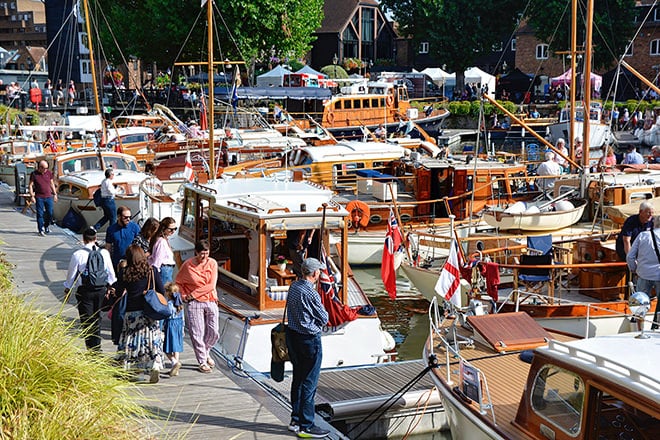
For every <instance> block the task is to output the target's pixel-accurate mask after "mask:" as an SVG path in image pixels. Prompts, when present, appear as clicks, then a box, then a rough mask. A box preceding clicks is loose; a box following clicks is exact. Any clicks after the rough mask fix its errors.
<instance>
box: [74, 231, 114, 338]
mask: <svg viewBox="0 0 660 440" xmlns="http://www.w3.org/2000/svg"><path fill="white" fill-rule="evenodd" d="M82 237H83V246H82V248H81V249H78V250H77V251H75V252H74V253H73V255H71V260H70V261H69V270H68V271H67V274H66V280H65V281H64V294H65V296H66V297H67V298H68V296H69V292H70V291H71V290H72V289H74V288H77V290H76V300H77V301H78V315H79V316H80V326H81V328H82V332H83V335H84V336H85V346H86V347H87V349H88V350H96V351H100V350H101V319H102V315H101V304H102V303H103V297H104V296H105V293H106V291H107V289H108V286H109V285H111V284H114V283H115V281H117V277H116V275H115V271H114V269H113V267H112V259H111V258H110V253H109V252H108V251H107V250H105V249H103V248H101V247H100V246H99V245H98V244H96V230H95V229H94V228H87V229H85V231H84V232H83V236H82ZM95 251H98V252H100V253H101V257H102V259H103V265H102V266H97V264H98V263H99V261H96V259H95V257H91V258H90V256H91V255H92V253H93V252H95ZM91 266H94V267H91ZM92 272H93V273H92ZM99 272H100V274H101V276H99ZM90 273H91V275H92V277H90ZM92 278H94V279H92Z"/></svg>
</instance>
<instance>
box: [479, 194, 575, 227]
mask: <svg viewBox="0 0 660 440" xmlns="http://www.w3.org/2000/svg"><path fill="white" fill-rule="evenodd" d="M586 206H587V201H586V200H585V199H572V200H560V201H555V202H548V201H541V202H516V203H515V204H513V205H511V206H509V207H506V208H505V207H501V206H492V207H491V206H489V207H487V208H486V209H485V210H484V212H483V219H484V221H485V222H486V223H488V224H489V225H491V226H493V227H495V228H499V229H501V230H503V231H505V230H510V229H517V230H521V231H556V230H557V229H563V228H566V227H567V226H570V225H573V224H575V223H577V222H578V221H580V219H581V218H582V214H583V213H584V209H585V208H586Z"/></svg>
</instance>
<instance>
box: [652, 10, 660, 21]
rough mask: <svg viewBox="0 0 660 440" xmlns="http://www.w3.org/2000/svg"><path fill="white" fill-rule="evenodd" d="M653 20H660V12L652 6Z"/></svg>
mask: <svg viewBox="0 0 660 440" xmlns="http://www.w3.org/2000/svg"><path fill="white" fill-rule="evenodd" d="M653 21H660V14H659V13H658V8H653Z"/></svg>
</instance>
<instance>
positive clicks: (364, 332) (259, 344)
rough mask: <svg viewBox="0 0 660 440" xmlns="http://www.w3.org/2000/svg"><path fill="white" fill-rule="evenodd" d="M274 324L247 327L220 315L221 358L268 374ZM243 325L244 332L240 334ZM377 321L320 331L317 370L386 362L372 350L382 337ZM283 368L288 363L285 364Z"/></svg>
mask: <svg viewBox="0 0 660 440" xmlns="http://www.w3.org/2000/svg"><path fill="white" fill-rule="evenodd" d="M275 325H277V324H276V323H271V324H258V325H254V324H251V323H250V322H249V321H247V322H246V323H244V322H243V321H241V320H240V319H238V318H236V317H235V316H233V315H229V314H227V313H222V312H221V313H220V318H219V326H218V328H219V332H220V339H219V340H218V342H217V343H216V349H218V350H219V351H220V352H221V353H223V354H224V355H225V356H227V357H229V358H230V359H231V358H235V359H238V358H240V360H241V361H242V363H243V368H244V369H252V370H254V371H259V372H264V373H265V372H269V371H270V359H271V344H270V331H271V330H272V328H273V327H275ZM244 326H247V329H246V330H245V331H244ZM382 332H383V330H382V329H381V328H380V319H378V318H370V317H360V318H358V319H356V320H354V321H350V322H347V323H344V324H342V325H340V326H338V327H336V328H326V329H324V332H323V335H322V337H321V341H322V344H323V363H322V364H321V368H334V367H348V366H359V365H373V364H376V363H380V362H384V361H385V360H387V359H386V358H387V355H386V353H385V350H384V349H383V347H382V346H381V347H375V346H374V344H373V341H382V343H385V341H384V340H383V338H382V334H381V333H382ZM285 368H286V369H289V370H290V369H291V364H290V363H289V362H287V363H286V367H285Z"/></svg>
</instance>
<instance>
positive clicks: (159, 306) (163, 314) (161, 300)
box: [144, 268, 170, 321]
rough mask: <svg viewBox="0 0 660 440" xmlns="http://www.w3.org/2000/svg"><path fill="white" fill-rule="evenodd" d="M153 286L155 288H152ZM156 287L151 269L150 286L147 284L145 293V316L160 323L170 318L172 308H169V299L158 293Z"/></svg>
mask: <svg viewBox="0 0 660 440" xmlns="http://www.w3.org/2000/svg"><path fill="white" fill-rule="evenodd" d="M152 284H153V287H151V286H152ZM155 287H156V282H155V281H154V269H153V268H151V273H150V275H149V284H147V290H145V291H144V314H145V315H146V316H148V317H149V318H151V319H153V320H156V321H159V320H161V319H165V318H169V316H170V308H169V307H168V306H167V299H165V297H164V296H163V295H162V294H160V293H158V292H156V290H155Z"/></svg>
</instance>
